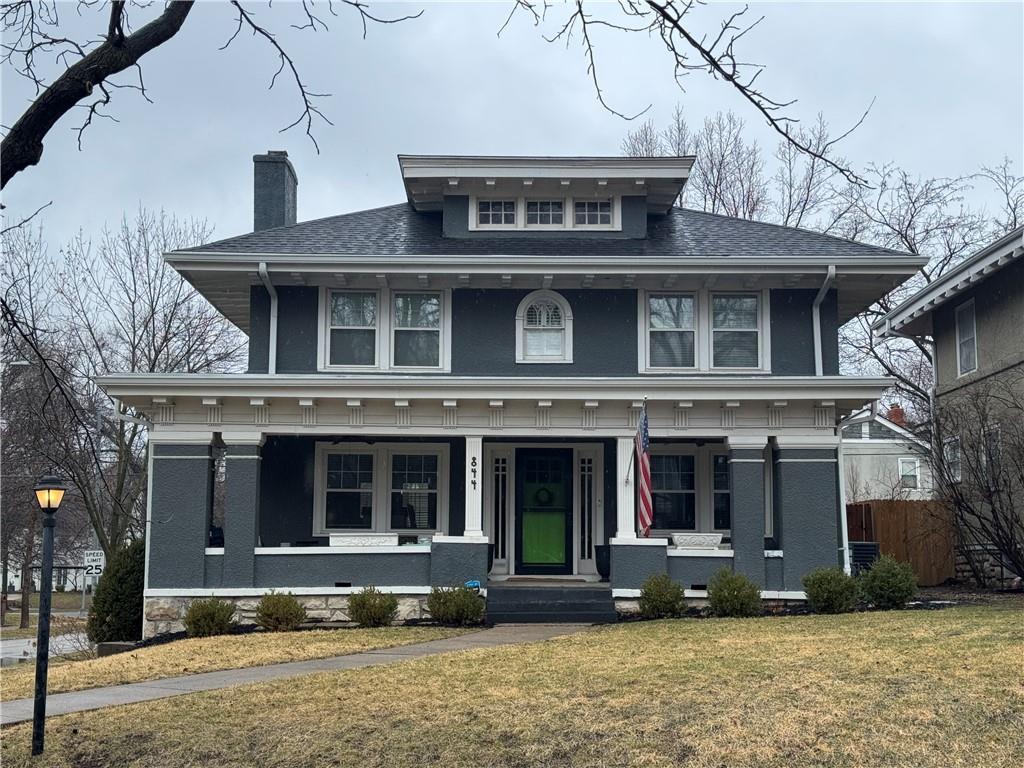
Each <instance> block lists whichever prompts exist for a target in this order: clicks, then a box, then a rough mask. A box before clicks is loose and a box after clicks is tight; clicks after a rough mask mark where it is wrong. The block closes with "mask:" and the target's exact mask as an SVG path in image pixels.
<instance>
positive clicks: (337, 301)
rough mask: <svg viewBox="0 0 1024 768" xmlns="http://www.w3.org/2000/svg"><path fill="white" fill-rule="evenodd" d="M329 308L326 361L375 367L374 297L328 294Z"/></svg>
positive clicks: (368, 294) (332, 363)
mask: <svg viewBox="0 0 1024 768" xmlns="http://www.w3.org/2000/svg"><path fill="white" fill-rule="evenodd" d="M329 296H330V304H329V306H328V320H327V322H328V330H327V333H328V337H329V338H328V345H329V355H328V361H329V362H330V364H331V365H344V366H366V367H368V368H369V367H373V366H375V365H376V364H377V318H378V312H377V294H376V293H372V292H358V291H331V292H330V294H329Z"/></svg>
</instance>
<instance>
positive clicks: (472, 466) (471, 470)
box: [469, 456, 479, 491]
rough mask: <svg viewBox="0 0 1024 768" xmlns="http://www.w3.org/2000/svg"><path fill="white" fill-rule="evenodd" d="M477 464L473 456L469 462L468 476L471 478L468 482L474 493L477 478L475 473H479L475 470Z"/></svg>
mask: <svg viewBox="0 0 1024 768" xmlns="http://www.w3.org/2000/svg"><path fill="white" fill-rule="evenodd" d="M478 463H479V462H477V458H476V456H473V457H472V458H471V459H470V460H469V474H470V476H471V478H472V479H471V480H470V481H469V482H470V484H471V485H472V486H473V490H474V491H475V490H476V476H477V473H478V472H479V470H478V469H477V464H478Z"/></svg>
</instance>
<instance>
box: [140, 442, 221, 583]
mask: <svg viewBox="0 0 1024 768" xmlns="http://www.w3.org/2000/svg"><path fill="white" fill-rule="evenodd" d="M152 449H153V470H152V472H153V476H152V494H153V495H152V498H151V500H150V504H151V508H150V525H149V586H150V587H153V588H156V589H159V588H167V587H201V586H203V583H204V581H205V567H206V564H205V560H204V557H205V555H204V550H205V548H206V542H207V535H208V531H209V519H210V517H209V516H210V501H211V492H212V488H213V485H212V483H213V474H212V467H211V460H210V446H208V445H161V444H159V443H155V444H154V445H153V447H152Z"/></svg>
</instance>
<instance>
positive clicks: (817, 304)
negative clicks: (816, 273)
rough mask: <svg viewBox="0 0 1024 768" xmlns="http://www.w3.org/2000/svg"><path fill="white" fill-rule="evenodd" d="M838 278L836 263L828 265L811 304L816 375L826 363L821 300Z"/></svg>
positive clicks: (819, 374)
mask: <svg viewBox="0 0 1024 768" xmlns="http://www.w3.org/2000/svg"><path fill="white" fill-rule="evenodd" d="M835 279H836V265H835V264H829V265H828V274H827V275H826V276H825V282H823V283H822V284H821V288H820V289H819V290H818V295H817V296H815V297H814V303H813V304H812V305H811V323H812V324H813V326H814V375H815V376H821V375H822V370H823V368H824V364H823V363H822V359H821V302H823V301H824V300H825V297H826V296H827V295H828V290H829V288H831V287H832V283H833V282H835Z"/></svg>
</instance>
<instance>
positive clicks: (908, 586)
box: [860, 555, 917, 610]
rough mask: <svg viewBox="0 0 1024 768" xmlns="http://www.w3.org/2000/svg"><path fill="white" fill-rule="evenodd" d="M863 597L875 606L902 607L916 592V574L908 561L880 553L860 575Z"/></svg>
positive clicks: (884, 607) (883, 607)
mask: <svg viewBox="0 0 1024 768" xmlns="http://www.w3.org/2000/svg"><path fill="white" fill-rule="evenodd" d="M860 588H861V593H862V594H863V596H864V599H865V600H866V601H867V602H869V603H871V604H872V605H873V606H875V608H881V609H883V610H888V609H892V608H902V607H903V606H905V605H906V604H907V601H908V600H910V598H912V597H913V596H914V593H916V592H917V576H915V575H914V569H913V568H911V567H910V564H909V563H901V562H899V561H898V560H896V559H895V558H894V557H891V556H890V555H882V556H881V557H880V558H878V559H877V560H875V562H874V563H872V564H871V567H870V568H868V569H867V570H866V571H864V572H863V573H861V575H860Z"/></svg>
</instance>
